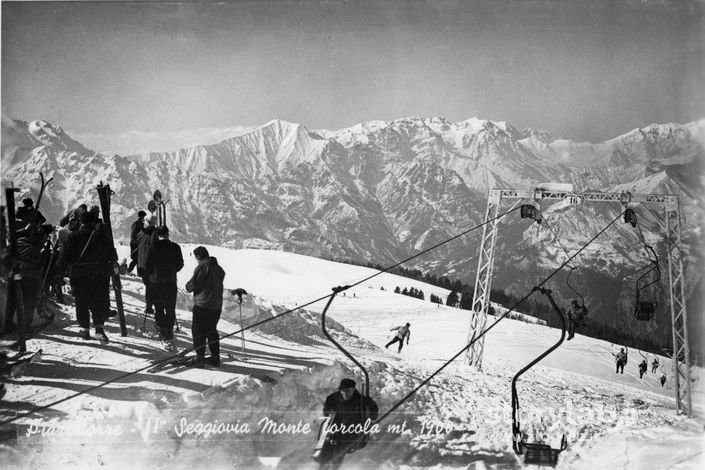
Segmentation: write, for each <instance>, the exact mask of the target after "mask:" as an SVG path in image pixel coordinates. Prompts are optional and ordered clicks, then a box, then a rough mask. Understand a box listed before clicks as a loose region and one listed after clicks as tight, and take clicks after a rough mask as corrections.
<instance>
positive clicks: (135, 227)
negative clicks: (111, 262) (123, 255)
mask: <svg viewBox="0 0 705 470" xmlns="http://www.w3.org/2000/svg"><path fill="white" fill-rule="evenodd" d="M146 216H147V213H146V212H145V211H139V212H138V213H137V220H135V221H134V222H132V225H131V226H130V265H129V266H128V267H127V272H129V273H131V272H132V270H133V269H135V266H137V256H138V255H137V251H138V250H137V235H138V234H139V233H140V232H141V231H142V229H143V228H144V218H145V217H146Z"/></svg>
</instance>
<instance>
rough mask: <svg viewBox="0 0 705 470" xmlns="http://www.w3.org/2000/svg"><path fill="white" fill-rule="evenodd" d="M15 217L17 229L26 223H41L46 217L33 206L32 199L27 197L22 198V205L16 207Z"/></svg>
mask: <svg viewBox="0 0 705 470" xmlns="http://www.w3.org/2000/svg"><path fill="white" fill-rule="evenodd" d="M15 219H16V220H17V228H18V229H21V228H24V227H26V226H27V224H31V223H34V224H36V225H41V224H43V223H44V222H46V221H47V219H46V217H44V216H43V215H42V213H41V212H39V211H38V210H37V209H35V208H34V201H33V200H32V198H29V197H28V198H25V199H23V200H22V207H18V208H17V211H16V212H15Z"/></svg>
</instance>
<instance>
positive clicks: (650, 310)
mask: <svg viewBox="0 0 705 470" xmlns="http://www.w3.org/2000/svg"><path fill="white" fill-rule="evenodd" d="M646 249H647V250H648V251H650V252H651V254H652V255H653V259H652V260H651V262H652V263H653V266H652V267H651V269H649V270H648V271H646V272H645V273H644V274H642V275H641V276H640V277H639V279H637V280H636V302H635V304H634V318H636V319H637V320H640V321H650V320H651V319H652V318H653V316H654V313H655V312H656V307H657V306H658V303H657V302H656V300H655V299H647V300H645V299H643V297H642V294H641V292H642V291H643V290H644V289H646V288H647V287H649V286H650V285H652V284H655V283H657V282H658V281H659V280H660V279H661V269H660V268H659V265H658V257H657V256H656V252H655V251H654V249H653V248H652V247H650V246H649V245H646ZM653 271H656V279H654V280H653V281H651V282H649V283H648V284H646V285H643V286H640V285H639V283H640V281H641V280H642V279H644V278H646V277H647V276H648V275H649V274H651V273H652V272H653Z"/></svg>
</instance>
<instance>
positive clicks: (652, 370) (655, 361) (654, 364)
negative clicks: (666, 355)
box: [651, 357, 658, 374]
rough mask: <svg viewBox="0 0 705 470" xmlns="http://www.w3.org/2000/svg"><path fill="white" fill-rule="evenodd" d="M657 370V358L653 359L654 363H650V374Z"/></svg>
mask: <svg viewBox="0 0 705 470" xmlns="http://www.w3.org/2000/svg"><path fill="white" fill-rule="evenodd" d="M657 369H658V358H656V357H655V358H654V362H652V363H651V373H652V374H655V373H656V370H657Z"/></svg>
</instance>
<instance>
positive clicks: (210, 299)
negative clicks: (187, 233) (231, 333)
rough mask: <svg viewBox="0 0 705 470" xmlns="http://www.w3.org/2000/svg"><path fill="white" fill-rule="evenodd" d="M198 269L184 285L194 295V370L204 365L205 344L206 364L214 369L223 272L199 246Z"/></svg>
mask: <svg viewBox="0 0 705 470" xmlns="http://www.w3.org/2000/svg"><path fill="white" fill-rule="evenodd" d="M193 255H194V256H195V257H196V261H198V266H196V269H194V270H193V276H192V277H191V279H190V280H189V281H188V282H187V283H186V290H187V291H188V292H192V293H193V322H192V325H191V333H192V335H193V347H194V349H195V350H196V361H195V363H194V365H195V366H196V367H203V366H204V365H205V363H206V360H205V356H206V344H208V348H209V349H210V353H211V356H210V358H209V360H208V363H209V364H210V365H212V366H214V367H219V366H220V336H219V335H218V321H219V320H220V312H221V310H222V308H223V279H224V278H225V271H224V270H223V268H221V267H220V265H219V264H218V260H217V259H215V258H214V257H212V256H210V255H209V254H208V250H207V249H206V248H205V247H203V246H199V247H197V248H196V249H195V250H193Z"/></svg>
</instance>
